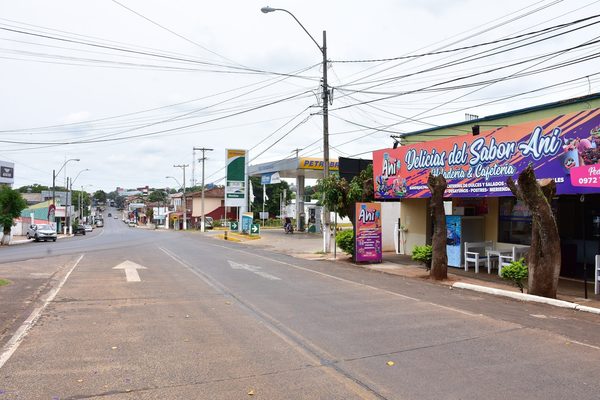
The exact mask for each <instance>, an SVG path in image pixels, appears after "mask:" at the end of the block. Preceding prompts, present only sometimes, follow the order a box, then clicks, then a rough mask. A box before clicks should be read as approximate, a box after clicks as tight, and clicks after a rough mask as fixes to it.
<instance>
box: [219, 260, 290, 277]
mask: <svg viewBox="0 0 600 400" xmlns="http://www.w3.org/2000/svg"><path fill="white" fill-rule="evenodd" d="M227 262H228V263H229V265H230V266H231V269H242V270H245V271H250V272H252V273H253V274H256V275H259V276H262V277H263V278H265V279H268V280H271V281H280V280H281V278H278V277H276V276H275V275H271V274H269V273H267V272H264V271H261V267H257V266H254V265H248V264H240V263H237V262H235V261H231V260H227Z"/></svg>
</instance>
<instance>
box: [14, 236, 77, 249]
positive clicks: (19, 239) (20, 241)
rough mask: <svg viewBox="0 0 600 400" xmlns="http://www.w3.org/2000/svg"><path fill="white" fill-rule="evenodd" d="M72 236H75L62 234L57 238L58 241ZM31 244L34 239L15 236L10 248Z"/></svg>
mask: <svg viewBox="0 0 600 400" xmlns="http://www.w3.org/2000/svg"><path fill="white" fill-rule="evenodd" d="M71 236H73V235H63V234H62V233H61V234H59V235H58V236H57V237H56V238H57V239H64V238H66V237H71ZM29 242H33V239H27V237H26V236H17V235H14V236H13V237H12V239H11V241H10V244H9V246H14V245H17V244H24V243H29Z"/></svg>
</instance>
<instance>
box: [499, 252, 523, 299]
mask: <svg viewBox="0 0 600 400" xmlns="http://www.w3.org/2000/svg"><path fill="white" fill-rule="evenodd" d="M500 276H501V277H502V279H506V280H507V281H512V282H513V283H514V284H515V286H517V287H518V288H519V289H520V290H521V293H523V288H524V287H525V280H526V279H527V277H528V276H529V269H528V268H527V264H525V259H524V258H521V259H520V260H518V261H513V262H511V263H510V265H507V266H506V267H504V268H502V272H501V273H500Z"/></svg>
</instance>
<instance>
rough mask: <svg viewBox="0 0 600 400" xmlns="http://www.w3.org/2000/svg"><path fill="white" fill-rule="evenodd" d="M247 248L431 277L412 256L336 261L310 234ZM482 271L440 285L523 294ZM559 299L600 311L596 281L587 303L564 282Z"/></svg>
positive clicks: (455, 275) (265, 237) (452, 276)
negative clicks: (375, 261)
mask: <svg viewBox="0 0 600 400" xmlns="http://www.w3.org/2000/svg"><path fill="white" fill-rule="evenodd" d="M244 244H246V245H250V246H257V247H261V248H264V249H268V250H271V251H276V252H279V253H284V254H288V255H291V256H293V257H298V258H303V259H308V260H329V261H335V262H342V263H348V264H349V265H355V266H357V267H359V268H365V269H370V270H375V271H381V272H384V273H387V274H391V275H398V276H403V277H407V278H419V279H428V276H429V272H427V271H426V270H425V268H424V267H423V266H421V265H419V264H417V263H415V262H414V261H413V260H412V259H411V257H410V256H407V255H401V254H396V253H395V252H385V253H384V254H383V262H382V263H381V264H353V263H352V262H351V261H350V258H349V256H348V255H347V254H345V253H344V252H342V251H341V250H340V249H339V248H338V249H337V254H336V256H337V257H336V259H335V260H334V256H333V253H330V254H324V253H323V252H322V249H323V237H322V236H320V235H314V234H307V233H294V234H291V235H290V234H287V235H286V234H285V233H284V232H283V230H282V229H281V230H263V231H262V232H261V238H260V239H259V240H251V241H245V242H244ZM480 271H482V272H480V273H478V274H476V273H475V272H474V270H473V269H470V270H469V271H465V270H464V269H463V268H452V267H449V268H448V280H447V281H443V282H436V283H439V284H442V285H447V286H452V285H453V284H455V283H457V282H461V283H467V284H473V285H479V286H484V287H488V288H494V289H502V290H508V291H511V292H516V293H520V291H519V289H518V288H516V287H514V286H512V285H511V284H509V283H508V282H506V281H504V280H503V279H502V278H500V277H499V276H498V273H497V271H494V270H492V273H491V274H488V273H487V272H486V271H485V270H480ZM557 298H558V299H560V300H564V301H568V302H572V303H577V304H580V305H582V306H587V307H594V308H600V295H594V283H593V281H590V282H588V298H587V299H585V298H584V286H583V281H578V280H572V279H564V278H560V279H559V283H558V295H557Z"/></svg>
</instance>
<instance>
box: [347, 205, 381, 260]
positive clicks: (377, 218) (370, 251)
mask: <svg viewBox="0 0 600 400" xmlns="http://www.w3.org/2000/svg"><path fill="white" fill-rule="evenodd" d="M355 227H356V231H355V232H356V234H355V235H354V240H355V245H356V247H355V249H356V251H355V256H354V258H355V260H356V261H357V262H381V260H382V242H381V204H380V203H356V224H355Z"/></svg>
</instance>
